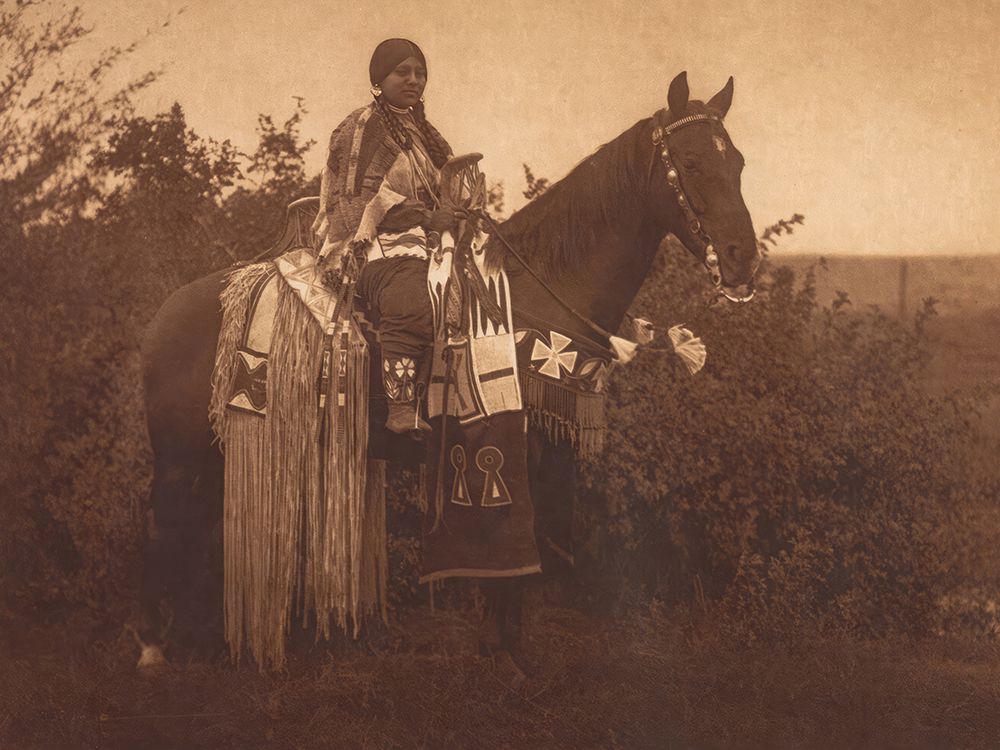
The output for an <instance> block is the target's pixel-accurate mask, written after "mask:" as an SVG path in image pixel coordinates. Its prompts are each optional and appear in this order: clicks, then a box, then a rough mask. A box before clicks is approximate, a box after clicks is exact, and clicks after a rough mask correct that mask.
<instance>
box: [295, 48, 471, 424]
mask: <svg viewBox="0 0 1000 750" xmlns="http://www.w3.org/2000/svg"><path fill="white" fill-rule="evenodd" d="M368 70H369V78H370V80H371V84H372V88H371V92H372V97H373V101H372V102H371V103H370V104H368V105H367V106H365V107H362V108H360V109H358V110H356V111H354V112H352V113H351V114H350V115H349V116H348V117H347V118H346V119H345V120H344V121H343V122H342V123H341V124H340V125H338V126H337V128H336V129H335V130H334V131H333V134H332V135H331V137H330V151H329V154H328V158H327V163H326V168H325V169H324V171H323V181H322V188H321V193H320V211H319V215H318V216H317V218H316V223H315V225H314V230H315V231H316V233H317V236H318V237H319V238H320V239H322V240H323V245H322V249H321V250H320V256H321V258H323V259H324V261H325V262H326V263H327V264H328V265H329V266H330V267H333V268H338V267H342V268H345V269H347V268H350V267H352V266H353V264H355V263H357V264H359V265H360V273H359V274H358V275H357V277H356V282H357V287H356V292H357V294H358V297H359V298H360V300H361V302H362V304H363V305H364V306H366V308H367V310H366V312H367V313H368V315H369V318H370V319H371V321H372V322H373V323H374V324H375V325H376V327H377V328H378V331H379V342H380V346H381V349H382V363H381V368H382V375H383V382H384V385H385V392H386V397H387V399H388V402H389V416H388V420H387V422H386V426H387V427H388V428H389V429H390V430H392V431H394V432H399V433H403V432H408V431H411V430H429V429H430V428H429V426H428V425H427V423H426V422H425V421H424V420H423V419H421V417H420V408H419V401H420V398H421V396H422V392H423V391H424V390H425V388H424V383H425V382H426V375H425V373H426V371H427V369H428V368H427V366H426V365H427V359H428V357H427V352H428V350H429V347H430V346H431V344H432V341H433V336H434V330H433V318H432V312H431V303H430V298H429V296H428V292H427V258H428V255H429V253H430V252H431V251H432V250H433V249H434V248H435V246H436V243H437V242H438V241H439V237H440V233H441V232H444V231H446V230H450V229H453V228H454V227H455V225H456V222H457V217H456V215H455V212H454V211H452V210H450V209H447V208H442V207H441V205H440V199H439V196H438V194H437V190H438V181H439V170H440V169H441V167H442V166H443V165H444V164H445V162H446V161H447V160H448V158H449V157H450V156H451V148H450V147H449V145H448V143H447V141H445V139H444V138H443V137H442V136H441V134H440V133H438V131H437V130H436V129H435V128H434V126H433V125H431V124H430V122H428V120H427V118H426V116H425V114H424V104H423V92H424V88H425V86H426V85H427V63H426V60H425V58H424V54H423V52H421V50H420V48H419V47H418V46H417V45H416V44H414V43H413V42H411V41H409V40H407V39H387V40H385V41H384V42H382V43H380V44H379V45H378V46H377V47H376V48H375V52H374V53H373V54H372V58H371V63H370V64H369V67H368ZM345 259H347V260H348V261H349V262H348V263H343V264H342V265H341V263H342V261H344V260H345ZM348 273H350V272H349V271H348Z"/></svg>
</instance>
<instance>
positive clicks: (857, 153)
mask: <svg viewBox="0 0 1000 750" xmlns="http://www.w3.org/2000/svg"><path fill="white" fill-rule="evenodd" d="M81 7H82V8H83V10H84V12H85V17H86V18H87V20H88V21H89V22H90V23H91V24H92V25H93V26H94V33H93V36H92V39H91V40H90V44H91V45H93V46H94V47H95V48H97V47H104V46H108V45H111V44H125V43H128V42H129V41H132V40H134V39H137V38H144V41H143V42H142V44H141V45H140V47H139V50H138V52H137V53H136V54H135V55H134V56H133V58H132V59H131V62H130V65H131V67H132V71H131V72H136V73H137V72H140V71H142V70H148V69H151V68H162V69H163V70H164V75H163V77H162V79H161V80H160V81H159V82H157V84H156V85H155V86H154V87H153V88H152V89H151V90H149V91H147V92H146V93H145V94H143V97H142V99H141V100H140V109H141V110H142V111H143V112H144V113H147V114H152V113H154V112H156V111H161V110H163V109H166V108H167V107H169V106H170V105H171V104H172V103H173V102H174V101H179V102H180V103H181V105H182V106H183V108H184V110H185V112H186V114H187V118H188V123H189V124H190V125H191V126H192V127H193V128H194V129H195V130H196V132H198V134H199V135H202V136H211V137H213V138H216V139H220V140H221V139H225V138H228V139H230V140H232V141H233V142H234V143H235V144H236V145H237V146H239V147H241V148H243V149H245V150H252V148H253V147H254V145H255V143H256V137H255V127H256V122H257V114H258V113H267V114H271V115H273V116H274V117H275V120H277V121H283V120H284V119H285V118H286V117H287V116H288V115H289V114H291V112H292V109H293V107H294V100H293V97H295V96H300V97H303V98H304V100H305V106H306V108H307V110H308V115H307V116H306V118H305V121H304V123H303V126H302V131H303V134H304V135H305V136H306V137H308V138H312V139H315V140H316V141H317V145H316V146H315V147H314V149H313V152H312V153H311V155H310V157H309V160H308V166H309V168H310V170H311V171H318V170H319V169H320V167H321V165H322V162H323V160H324V151H325V144H326V141H327V139H328V137H329V133H330V131H331V130H332V129H333V127H335V126H336V124H337V123H338V122H340V120H341V119H342V118H343V117H344V116H345V115H346V114H348V113H349V112H350V111H352V110H354V109H356V108H357V107H359V106H361V105H363V104H365V103H367V102H368V101H370V94H369V93H368V88H369V82H368V60H369V58H370V56H371V52H372V50H373V49H374V47H375V45H376V44H377V43H378V42H379V41H380V40H382V39H384V38H386V37H392V36H403V37H408V38H410V39H413V40H414V41H416V42H417V43H418V44H419V45H420V46H421V48H422V49H423V51H424V53H425V55H426V57H427V63H428V72H429V82H428V87H427V90H426V92H425V98H426V100H427V102H426V106H427V113H428V116H429V118H430V119H431V121H432V122H434V124H435V125H436V126H437V127H438V129H439V130H440V131H441V132H442V133H443V134H444V135H445V137H446V138H447V139H448V140H449V141H450V143H451V145H452V147H453V149H454V150H455V152H456V153H463V152H468V151H479V152H481V153H483V154H484V155H485V158H484V159H483V161H482V163H481V167H482V169H483V171H484V172H485V173H486V175H487V178H488V180H489V181H491V182H492V181H496V180H501V181H503V183H504V185H505V188H506V195H507V198H508V204H507V208H508V209H511V208H516V207H517V206H519V205H520V204H522V203H523V202H524V201H523V199H522V198H521V190H522V189H523V187H524V177H523V169H522V166H521V165H522V163H525V162H526V163H528V164H529V165H530V166H531V168H532V170H533V171H534V173H535V174H536V175H537V176H544V177H548V178H549V179H552V180H555V179H558V178H560V177H562V176H564V175H565V174H566V173H567V172H568V171H569V170H570V169H571V168H572V167H573V166H574V165H575V164H576V163H577V162H579V161H581V160H582V159H583V158H585V157H586V156H587V155H589V154H590V153H591V152H593V151H594V150H596V149H597V147H598V146H600V145H601V144H602V143H605V142H607V141H609V140H611V139H612V138H614V137H615V136H616V135H618V134H619V133H620V132H622V131H624V130H626V129H627V128H628V127H630V126H631V125H632V124H634V123H635V122H636V121H637V120H639V119H641V118H643V117H647V116H649V115H651V114H652V113H653V112H655V111H656V110H657V109H659V108H661V107H663V106H666V93H667V87H668V85H669V83H670V80H671V79H672V78H673V77H674V76H675V75H676V74H677V73H678V72H680V71H682V70H686V71H687V73H688V82H689V84H690V87H691V97H692V98H697V99H703V100H707V99H709V98H710V97H711V96H712V95H713V94H715V93H716V92H717V91H718V90H719V89H720V88H721V87H722V86H723V85H724V84H725V82H726V79H727V78H728V77H729V76H730V75H732V76H733V77H734V78H735V96H734V101H733V106H732V109H731V110H730V112H729V115H728V116H727V118H726V127H727V130H728V131H729V134H730V136H731V138H732V140H733V142H734V143H735V144H736V145H737V147H739V149H740V150H741V151H742V152H743V154H744V156H745V158H746V162H747V165H746V168H745V171H744V175H743V196H744V199H745V200H746V203H747V206H748V207H749V209H750V212H751V215H752V216H753V217H754V222H755V225H756V226H757V228H758V230H761V229H763V227H765V226H766V225H768V224H770V223H773V222H775V221H777V220H778V219H779V218H782V217H788V216H790V215H791V214H793V213H795V212H798V213H802V214H804V215H805V217H806V224H805V226H804V227H801V228H799V229H797V230H796V234H795V235H793V236H791V237H787V238H784V241H783V242H782V244H781V246H780V249H779V252H786V251H787V252H823V253H862V254H885V255H893V254H901V253H902V254H928V253H942V254H978V253H993V252H998V251H1000V247H998V246H997V243H996V242H995V238H996V237H997V236H998V235H1000V145H998V144H1000V92H998V88H997V86H998V84H1000V73H998V66H997V62H998V55H997V50H996V45H997V40H998V38H1000V33H998V32H1000V0H980V1H978V2H975V1H973V0H951V2H948V3H942V2H928V1H927V0H879V1H878V2H869V0H853V1H852V2H843V1H842V2H839V3H832V2H825V0H776V1H774V2H764V1H763V0H748V1H747V2H742V3H736V2H721V1H716V0H670V2H660V1H658V0H651V1H647V2H640V1H639V0H628V1H627V2H625V1H622V0H574V1H572V2H569V1H566V0H556V1H554V2H544V3H542V2H539V0H491V1H490V2H482V3H470V2H468V0H435V2H433V3H420V2H414V1H412V0H411V1H410V2H370V1H368V0H354V1H353V2H342V1H341V0H295V2H281V1H280V0H268V1H266V2H265V1H262V0H189V2H188V4H187V5H186V6H185V5H184V4H183V3H182V2H178V1H177V0H83V2H82V3H81ZM167 18H170V19H171V22H170V24H169V25H168V26H167V27H165V28H161V27H160V24H161V23H162V22H163V21H165V20H166V19H167ZM148 29H154V31H153V33H152V34H150V35H149V36H145V34H146V31H147V30H148ZM88 52H89V50H88V49H87V47H86V46H84V47H82V48H81V49H80V50H79V53H80V54H81V55H83V54H87V53H88ZM123 72H124V71H123Z"/></svg>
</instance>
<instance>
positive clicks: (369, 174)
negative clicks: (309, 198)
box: [314, 103, 417, 256]
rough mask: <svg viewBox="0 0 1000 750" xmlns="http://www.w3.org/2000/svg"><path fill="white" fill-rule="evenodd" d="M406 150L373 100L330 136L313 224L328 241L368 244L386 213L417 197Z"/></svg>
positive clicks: (326, 249) (332, 243)
mask: <svg viewBox="0 0 1000 750" xmlns="http://www.w3.org/2000/svg"><path fill="white" fill-rule="evenodd" d="M412 177H413V176H412V168H411V166H410V163H409V159H408V158H407V155H406V154H405V153H404V152H403V150H402V148H401V147H400V146H399V144H397V143H396V141H395V140H393V138H392V136H391V135H390V134H389V130H388V128H387V127H386V123H385V119H384V116H383V115H382V113H381V111H380V110H379V109H378V107H376V106H375V104H374V103H372V104H369V105H368V106H366V107H362V108H361V109H358V110H355V111H354V112H352V113H351V114H350V115H349V116H348V117H347V118H346V119H345V120H344V121H343V122H342V123H340V125H338V126H337V128H336V129H335V130H334V131H333V134H332V135H331V136H330V151H329V154H328V158H327V162H326V167H325V168H324V170H323V178H322V187H321V189H320V210H319V215H318V216H317V217H316V224H315V225H314V228H315V230H316V232H317V234H318V235H320V236H321V237H323V238H324V239H325V240H326V243H325V244H326V247H324V250H323V251H321V254H322V255H324V256H325V255H327V254H328V253H329V252H330V250H332V249H333V246H341V247H342V246H343V245H344V244H345V243H347V244H351V245H354V244H356V243H357V244H367V243H370V242H371V241H372V240H373V239H374V238H375V236H376V234H377V230H378V226H379V224H380V223H381V221H382V219H383V218H385V215H386V213H388V211H389V210H390V209H391V208H393V206H396V205H399V204H400V203H403V202H404V201H406V200H409V199H415V198H417V193H416V187H415V186H413V184H412V182H413V179H412Z"/></svg>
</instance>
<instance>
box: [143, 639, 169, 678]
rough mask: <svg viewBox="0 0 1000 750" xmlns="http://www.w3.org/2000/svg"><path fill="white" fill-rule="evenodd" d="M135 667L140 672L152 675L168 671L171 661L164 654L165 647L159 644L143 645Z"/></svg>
mask: <svg viewBox="0 0 1000 750" xmlns="http://www.w3.org/2000/svg"><path fill="white" fill-rule="evenodd" d="M135 668H136V670H137V671H138V672H139V674H143V675H150V676H152V675H157V674H162V673H163V672H166V671H168V670H169V669H170V662H168V661H167V657H166V656H164V655H163V649H162V648H160V647H159V646H143V647H142V653H141V654H139V661H138V662H137V663H136V665H135Z"/></svg>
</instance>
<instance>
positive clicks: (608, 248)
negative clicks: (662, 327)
mask: <svg viewBox="0 0 1000 750" xmlns="http://www.w3.org/2000/svg"><path fill="white" fill-rule="evenodd" d="M621 218H622V221H621V222H616V224H614V225H611V226H607V227H603V228H602V231H600V232H598V233H597V234H596V241H595V242H594V244H593V246H592V247H590V248H589V252H587V253H586V255H585V256H584V257H582V258H581V260H580V262H579V263H578V265H577V266H576V267H575V268H573V269H571V270H570V271H569V272H568V273H567V274H566V275H565V278H563V279H560V286H561V287H562V291H561V294H562V295H563V296H564V297H565V298H567V300H568V301H570V302H571V304H572V305H573V307H574V308H575V309H576V310H577V311H578V312H580V313H581V314H583V315H586V316H587V317H588V318H590V319H591V320H592V321H594V322H595V323H597V324H598V325H600V326H601V327H602V328H604V329H606V330H609V331H611V332H612V333H613V332H614V331H616V330H617V329H618V326H619V325H621V322H622V318H623V317H624V316H625V313H626V312H627V311H628V309H629V307H630V306H631V305H632V301H633V300H634V299H635V296H636V295H637V294H638V293H639V288H640V287H641V286H642V282H643V280H644V279H645V278H646V275H647V274H648V273H649V269H650V266H651V265H652V260H653V257H654V255H655V254H656V248H657V247H658V246H659V243H660V240H661V239H662V233H661V232H656V231H655V230H650V228H649V227H646V226H644V225H643V224H642V221H641V216H639V215H638V212H636V215H634V216H622V217H621Z"/></svg>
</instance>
